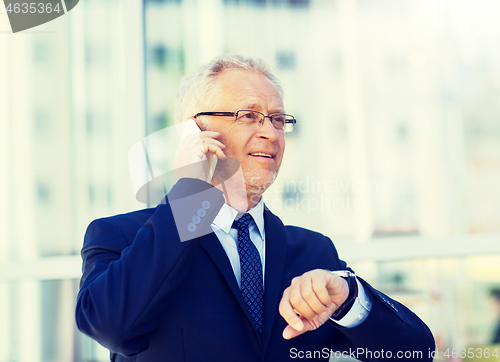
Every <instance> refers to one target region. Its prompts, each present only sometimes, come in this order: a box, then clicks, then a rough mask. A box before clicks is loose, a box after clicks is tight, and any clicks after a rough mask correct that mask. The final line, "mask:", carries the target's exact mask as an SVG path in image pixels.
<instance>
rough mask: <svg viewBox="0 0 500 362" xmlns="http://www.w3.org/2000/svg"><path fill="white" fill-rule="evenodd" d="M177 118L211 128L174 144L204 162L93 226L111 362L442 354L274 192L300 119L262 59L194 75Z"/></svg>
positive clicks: (99, 331) (102, 333)
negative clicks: (287, 214)
mask: <svg viewBox="0 0 500 362" xmlns="http://www.w3.org/2000/svg"><path fill="white" fill-rule="evenodd" d="M176 118H177V120H176V121H177V122H184V121H188V122H191V123H194V122H195V123H196V125H197V126H198V127H199V128H200V129H201V130H202V131H201V132H200V133H199V134H197V135H196V136H195V139H196V140H197V142H184V143H183V142H181V146H180V148H179V150H178V152H177V153H176V164H177V165H181V166H182V165H184V166H185V165H188V164H189V165H191V166H193V165H194V166H193V167H179V170H182V171H179V173H178V175H179V180H178V181H177V183H176V184H175V185H174V186H173V188H172V189H171V190H170V191H169V193H168V195H167V196H166V197H165V199H164V200H163V201H162V202H161V203H160V204H159V205H158V206H157V207H156V208H153V209H146V210H141V211H136V212H133V213H129V214H124V215H117V216H114V217H109V218H103V219H99V220H95V221H94V222H92V223H91V224H90V226H89V228H88V230H87V233H86V235H85V241H84V246H83V250H82V258H83V270H84V273H83V277H82V280H81V285H80V292H79V294H78V299H77V307H76V321H77V325H78V328H79V329H80V330H81V331H82V332H83V333H85V334H87V335H89V336H90V337H91V338H93V339H95V340H96V341H98V342H99V343H100V344H102V345H103V346H105V347H106V348H109V350H110V351H111V360H112V361H231V362H232V361H238V362H244V361H248V362H256V361H271V362H275V361H288V360H297V359H302V358H303V359H307V360H318V361H328V360H329V358H330V357H331V356H340V355H342V354H343V356H350V357H354V358H356V359H359V360H363V361H380V360H390V359H405V358H406V359H411V360H419V361H431V360H432V355H433V354H432V352H433V351H434V340H433V337H432V334H431V332H430V331H429V329H428V328H427V326H426V325H425V324H424V323H423V322H422V321H421V320H420V319H419V318H418V317H417V316H416V315H415V314H413V313H412V312H411V311H410V310H408V309H407V308H406V307H404V306H403V305H401V304H400V303H398V302H397V301H394V300H392V299H391V298H389V297H388V296H386V295H384V294H383V293H381V292H379V291H377V290H375V289H374V288H373V287H371V286H370V285H369V284H368V283H366V282H365V281H364V280H362V279H361V278H359V277H356V276H355V274H354V273H353V271H352V270H351V269H349V268H347V266H346V263H345V262H343V261H342V260H340V259H339V257H338V255H337V252H336V250H335V247H334V245H333V243H332V241H331V240H330V239H329V238H328V237H326V236H324V235H322V234H319V233H316V232H313V231H310V230H306V229H302V228H299V227H294V226H284V225H283V223H282V222H281V220H280V219H279V218H278V217H277V216H275V215H274V214H273V213H272V212H271V211H270V210H269V209H267V208H266V207H265V205H264V204H263V201H262V197H261V195H262V193H263V192H264V191H265V189H266V188H267V187H268V186H269V185H270V184H271V183H272V182H273V180H274V179H275V178H276V175H277V173H278V171H279V168H280V165H281V161H282V158H283V154H284V150H285V132H287V131H290V130H291V129H292V128H293V125H294V124H295V119H294V117H293V116H290V115H288V114H286V112H285V109H284V106H283V97H282V91H281V87H280V85H279V82H278V80H277V79H276V78H275V77H274V76H273V75H272V74H271V73H270V72H269V70H268V69H267V68H266V66H265V64H264V63H263V62H261V61H259V60H255V59H248V58H243V57H240V56H223V57H219V58H216V59H214V60H213V61H212V62H210V63H209V64H207V65H204V66H202V67H201V68H200V69H198V70H197V71H196V72H195V73H193V74H191V75H189V76H187V77H185V78H183V80H182V82H181V85H180V87H179V90H178V94H177V108H176ZM181 124H182V123H181ZM207 155H215V157H217V158H218V159H219V164H218V165H217V168H216V172H215V174H214V179H213V180H212V181H211V183H208V182H206V180H207V178H206V176H207V169H208V168H207V167H206V166H207V165H206V164H207V157H206V156H207ZM209 158H210V157H209ZM188 160H189V161H188ZM193 160H195V161H197V162H194V163H193ZM229 160H233V161H234V160H235V161H237V164H238V165H239V168H238V171H237V172H229V171H228V169H230V168H231V167H229V166H228V165H229V164H230V162H228V161H229ZM217 178H218V179H219V181H214V180H217ZM186 235H187V237H186Z"/></svg>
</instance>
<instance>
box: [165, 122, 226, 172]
mask: <svg viewBox="0 0 500 362" xmlns="http://www.w3.org/2000/svg"><path fill="white" fill-rule="evenodd" d="M219 136H220V133H219V132H213V131H201V132H198V133H191V134H186V133H183V134H182V136H181V141H180V144H179V147H178V148H177V150H176V151H175V159H174V166H175V172H176V176H177V179H178V180H179V179H181V178H184V177H189V178H196V179H199V180H203V181H207V177H208V174H209V172H210V167H209V164H208V160H207V157H208V156H210V154H213V155H215V156H216V157H218V158H221V159H225V158H226V155H225V154H224V152H223V150H224V149H225V148H226V146H225V145H224V144H222V143H221V142H220V141H218V140H217V138H218V137H219Z"/></svg>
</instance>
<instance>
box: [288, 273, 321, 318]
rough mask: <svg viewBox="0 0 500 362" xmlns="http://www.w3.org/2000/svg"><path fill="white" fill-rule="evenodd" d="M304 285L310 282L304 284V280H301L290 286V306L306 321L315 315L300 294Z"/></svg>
mask: <svg viewBox="0 0 500 362" xmlns="http://www.w3.org/2000/svg"><path fill="white" fill-rule="evenodd" d="M303 279H304V278H303ZM304 283H306V284H307V283H310V281H306V282H304V280H301V282H298V283H296V284H292V286H291V287H290V304H291V305H292V307H293V308H294V309H295V310H296V311H297V313H298V314H300V315H301V316H302V317H305V318H306V319H312V318H314V317H315V316H316V314H317V313H316V312H314V310H313V309H312V308H311V307H310V306H309V304H308V303H307V302H306V301H305V300H304V296H303V294H302V292H303V289H302V288H304V286H303V284H304ZM310 289H311V288H310ZM311 290H312V289H311ZM313 294H314V293H313ZM308 297H309V298H311V296H310V295H308ZM311 299H312V298H311Z"/></svg>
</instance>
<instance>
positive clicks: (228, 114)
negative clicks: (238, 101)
mask: <svg viewBox="0 0 500 362" xmlns="http://www.w3.org/2000/svg"><path fill="white" fill-rule="evenodd" d="M239 112H254V113H258V114H260V115H262V116H263V117H264V118H262V121H259V123H260V126H259V127H258V128H257V129H260V128H261V127H262V126H263V125H264V121H265V119H266V118H269V121H271V124H272V125H273V127H274V128H275V129H277V130H280V128H276V127H275V126H274V122H273V117H274V116H285V123H284V124H283V128H281V130H283V132H285V133H290V132H292V131H293V127H294V126H295V124H296V123H297V120H296V119H295V117H294V116H292V115H291V114H286V113H275V114H271V115H270V116H266V115H265V114H264V113H261V112H258V111H254V110H251V109H240V110H238V111H236V112H200V113H197V114H196V115H195V116H194V117H193V118H194V119H196V118H197V117H198V116H218V117H234V120H235V121H238V113H239ZM286 117H291V118H292V119H286ZM287 123H288V124H291V125H292V129H291V130H290V131H285V125H286V124H287Z"/></svg>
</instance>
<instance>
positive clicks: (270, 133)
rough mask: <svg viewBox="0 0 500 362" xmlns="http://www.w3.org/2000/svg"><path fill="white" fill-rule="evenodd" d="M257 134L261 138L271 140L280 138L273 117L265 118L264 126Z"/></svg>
mask: <svg viewBox="0 0 500 362" xmlns="http://www.w3.org/2000/svg"><path fill="white" fill-rule="evenodd" d="M257 135H258V136H259V137H261V138H265V139H268V140H270V141H275V140H276V139H277V138H278V130H277V129H276V128H274V125H273V122H271V118H269V117H267V116H266V118H264V120H263V121H262V126H261V127H260V128H259V130H258V131H257Z"/></svg>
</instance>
